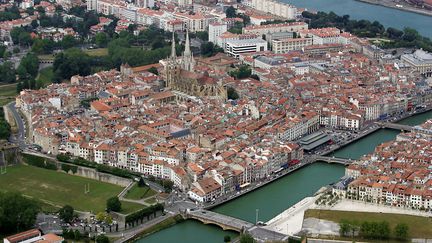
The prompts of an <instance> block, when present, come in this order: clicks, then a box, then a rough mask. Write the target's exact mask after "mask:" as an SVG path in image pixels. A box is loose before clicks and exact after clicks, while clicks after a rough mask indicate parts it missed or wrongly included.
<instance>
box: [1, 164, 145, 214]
mask: <svg viewBox="0 0 432 243" xmlns="http://www.w3.org/2000/svg"><path fill="white" fill-rule="evenodd" d="M0 184H1V185H2V187H1V188H0V192H19V193H21V194H22V195H24V196H25V197H28V198H34V199H37V200H39V201H41V202H42V208H44V209H46V208H50V209H52V208H60V207H62V206H64V205H66V204H68V205H71V206H72V207H73V208H74V209H76V210H78V211H88V212H93V213H97V212H101V211H104V210H105V207H106V201H107V199H108V198H111V197H115V196H117V195H118V194H119V193H120V192H121V191H122V190H123V189H124V188H123V187H121V186H117V185H113V184H109V183H104V182H100V181H97V180H92V179H88V178H84V177H80V176H74V175H70V174H67V173H64V172H58V171H55V170H48V169H44V168H38V167H35V166H30V165H15V166H9V167H8V168H7V170H6V173H3V174H1V175H0ZM143 207H145V206H143V205H140V204H136V203H131V202H122V210H121V213H124V214H128V213H131V212H135V211H137V210H139V209H141V208H143Z"/></svg>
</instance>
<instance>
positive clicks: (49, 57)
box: [38, 54, 54, 60]
mask: <svg viewBox="0 0 432 243" xmlns="http://www.w3.org/2000/svg"><path fill="white" fill-rule="evenodd" d="M38 58H39V60H51V59H54V55H53V54H46V55H38Z"/></svg>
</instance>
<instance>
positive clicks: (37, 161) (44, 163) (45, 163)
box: [23, 154, 57, 170]
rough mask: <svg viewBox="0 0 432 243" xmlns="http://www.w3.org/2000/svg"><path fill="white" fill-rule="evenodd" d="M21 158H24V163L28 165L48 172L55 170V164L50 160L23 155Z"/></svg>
mask: <svg viewBox="0 0 432 243" xmlns="http://www.w3.org/2000/svg"><path fill="white" fill-rule="evenodd" d="M23 158H24V162H25V163H27V164H29V165H32V166H36V167H40V168H44V169H48V170H57V165H56V163H55V162H54V161H52V160H50V159H47V158H43V157H39V156H35V155H31V154H23Z"/></svg>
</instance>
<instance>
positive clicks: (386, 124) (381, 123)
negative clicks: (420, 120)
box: [376, 122, 414, 132]
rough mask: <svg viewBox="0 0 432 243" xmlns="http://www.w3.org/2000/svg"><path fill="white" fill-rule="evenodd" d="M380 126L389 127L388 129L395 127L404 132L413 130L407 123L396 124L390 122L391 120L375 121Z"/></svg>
mask: <svg viewBox="0 0 432 243" xmlns="http://www.w3.org/2000/svg"><path fill="white" fill-rule="evenodd" d="M376 124H378V125H379V126H380V127H383V128H389V129H395V130H401V131H406V132H411V131H412V130H414V127H412V126H409V125H403V124H397V123H391V122H376Z"/></svg>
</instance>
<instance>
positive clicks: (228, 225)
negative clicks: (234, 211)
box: [186, 209, 253, 232]
mask: <svg viewBox="0 0 432 243" xmlns="http://www.w3.org/2000/svg"><path fill="white" fill-rule="evenodd" d="M186 218H188V219H196V220H198V221H201V222H202V223H204V224H214V225H217V226H219V227H221V228H222V229H223V230H233V231H237V232H244V231H245V230H247V229H249V228H252V226H253V224H252V223H249V222H247V221H244V220H241V219H237V218H233V217H231V216H227V215H223V214H219V213H215V212H212V211H208V210H204V209H196V210H189V211H188V212H187V213H186Z"/></svg>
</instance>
